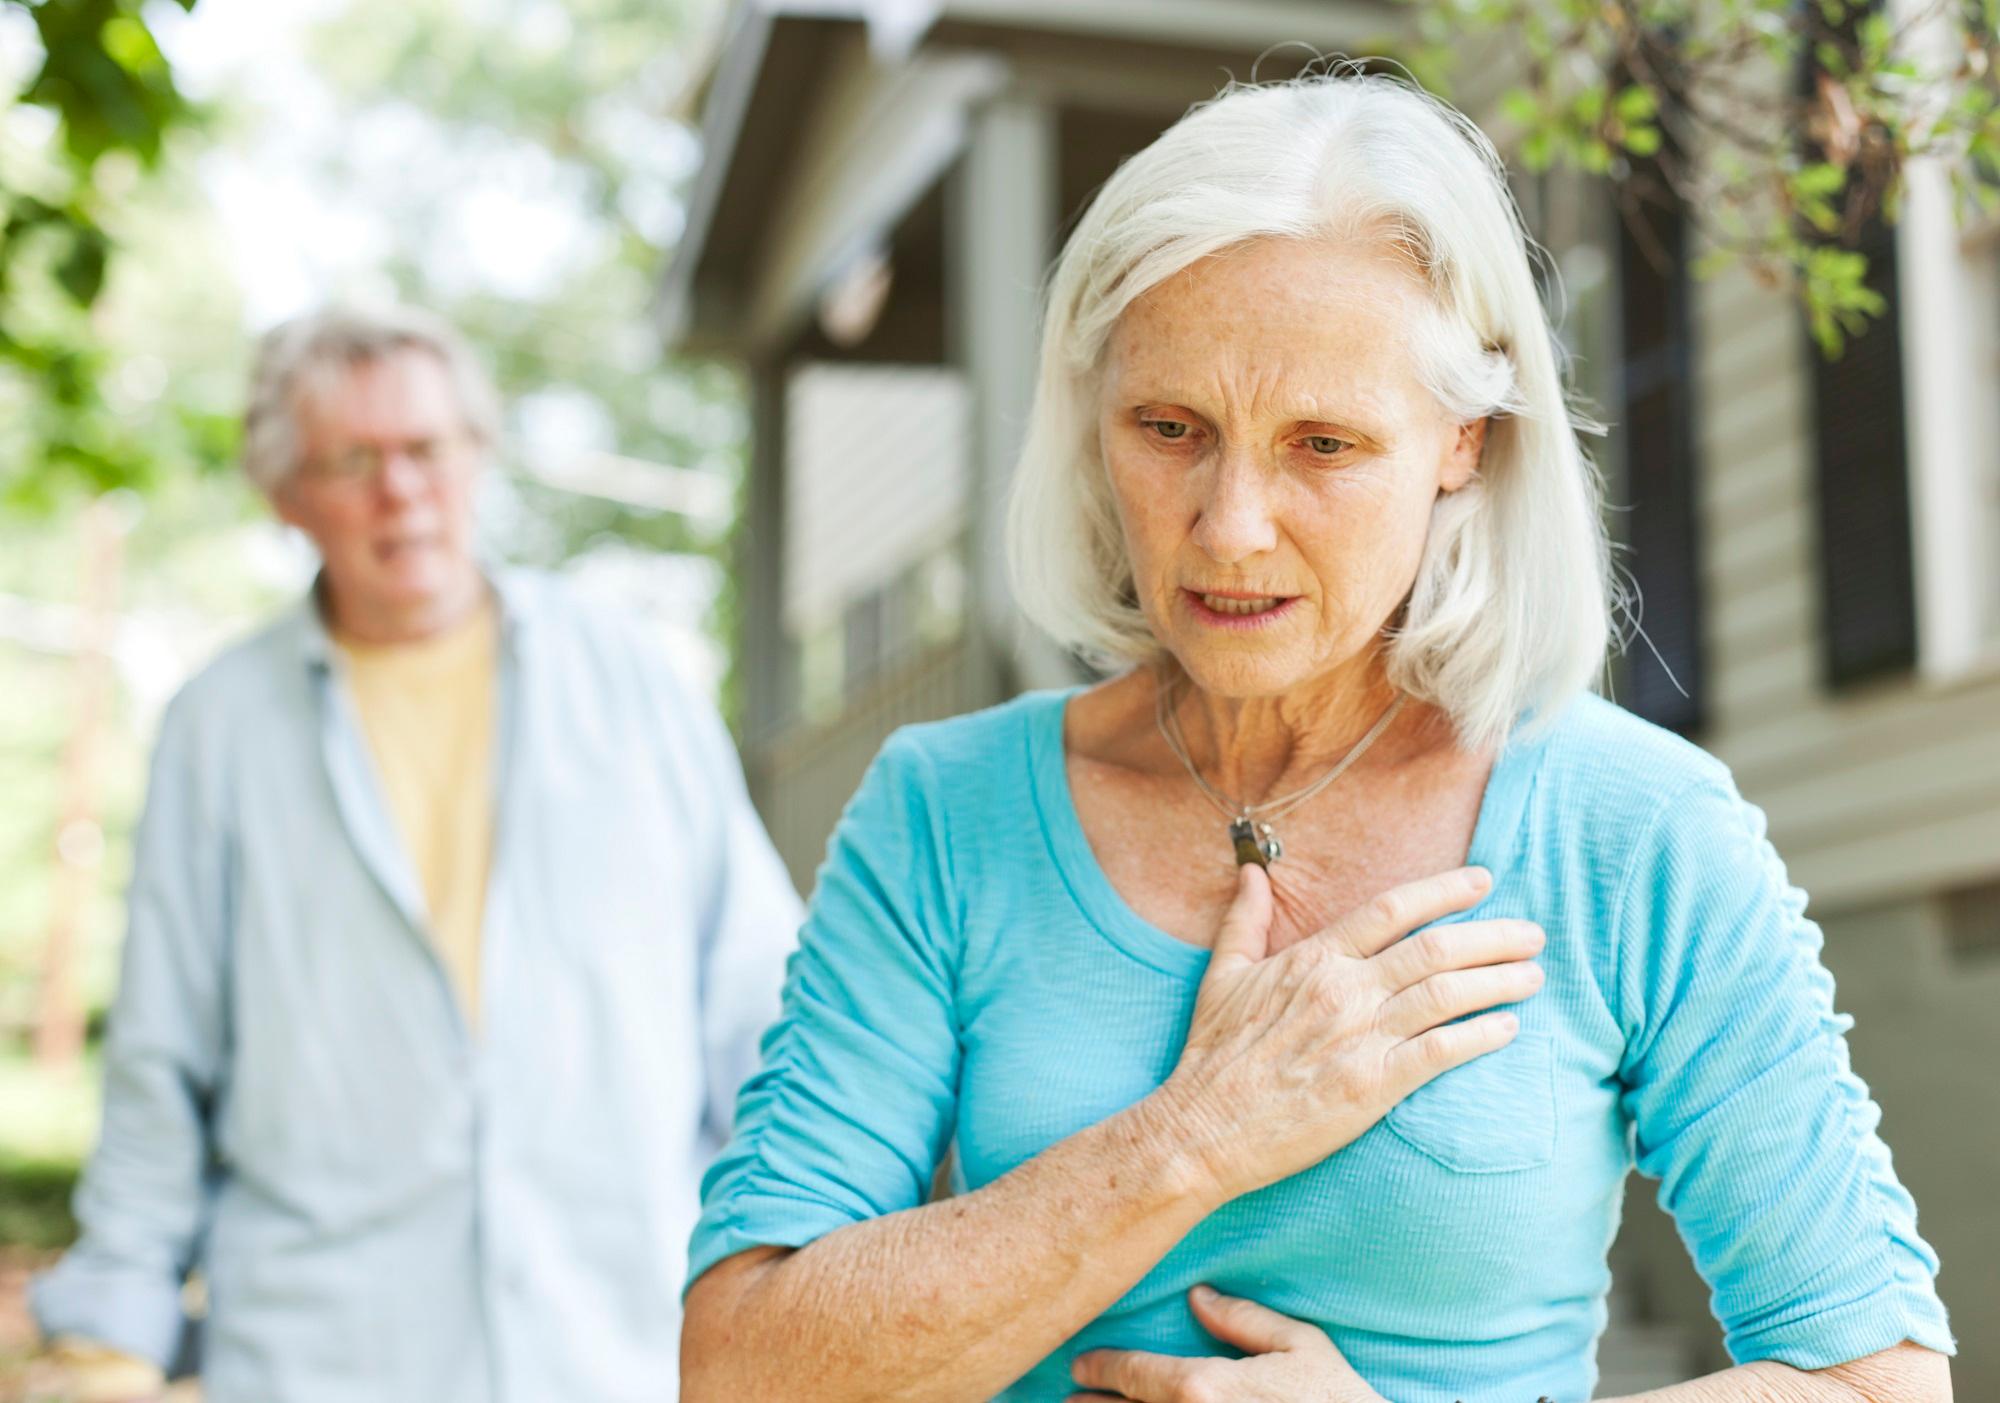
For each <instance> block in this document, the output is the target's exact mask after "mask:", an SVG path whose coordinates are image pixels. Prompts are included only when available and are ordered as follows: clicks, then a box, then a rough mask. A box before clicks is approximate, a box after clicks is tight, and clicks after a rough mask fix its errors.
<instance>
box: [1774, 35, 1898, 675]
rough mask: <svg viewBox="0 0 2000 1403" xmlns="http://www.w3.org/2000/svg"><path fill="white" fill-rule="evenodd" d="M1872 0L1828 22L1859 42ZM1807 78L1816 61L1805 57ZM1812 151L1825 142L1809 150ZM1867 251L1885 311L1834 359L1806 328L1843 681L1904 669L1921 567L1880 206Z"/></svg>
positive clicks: (1828, 584)
mask: <svg viewBox="0 0 2000 1403" xmlns="http://www.w3.org/2000/svg"><path fill="white" fill-rule="evenodd" d="M1865 12H1866V7H1861V6H1857V7H1855V9H1854V10H1852V11H1850V12H1849V14H1848V15H1847V17H1846V19H1845V21H1844V22H1843V23H1842V24H1841V25H1838V26H1835V27H1834V28H1833V29H1832V30H1831V31H1830V37H1832V38H1834V39H1836V40H1837V41H1844V42H1847V43H1850V44H1851V43H1852V37H1853V33H1854V29H1855V26H1856V25H1858V23H1859V22H1860V18H1861V16H1862V15H1863V14H1864V13H1865ZM1799 77H1800V82H1799V90H1800V92H1801V94H1802V95H1803V94H1810V93H1811V92H1812V90H1813V88H1814V86H1815V84H1816V81H1817V71H1816V67H1815V65H1814V64H1813V62H1812V60H1811V59H1810V58H1808V59H1807V61H1806V62H1805V63H1804V64H1802V65H1801V69H1800V75H1799ZM1807 155H1808V158H1809V159H1817V158H1818V153H1817V152H1814V151H1812V150H1810V149H1809V150H1808V151H1807ZM1852 246H1853V247H1854V248H1855V249H1857V250H1858V251H1859V252H1861V253H1862V254H1864V255H1866V257H1867V259H1868V278H1867V282H1868V286H1869V287H1870V288H1872V289H1874V291H1875V292H1877V293H1879V294H1880V295H1881V297H1882V299H1883V303H1884V309H1883V312H1882V315H1881V316H1880V317H1877V318H1873V319H1871V320H1870V322H1869V324H1868V328H1867V330H1866V331H1865V332H1864V333H1863V334H1862V335H1860V336H1849V337H1848V338H1847V340H1846V346H1845V348H1844V350H1843V351H1842V354H1841V356H1840V358H1839V359H1838V360H1834V361H1829V360H1827V359H1826V357H1825V356H1824V355H1823V354H1822V353H1821V352H1820V349H1819V346H1818V344H1817V343H1816V342H1814V341H1812V339H1811V338H1810V336H1808V337H1807V339H1806V350H1805V355H1806V359H1807V362H1808V364H1809V365H1810V366H1811V367H1812V369H1811V381H1812V405H1811V408H1812V426H1813V469H1814V474H1813V489H1814V491H1813V496H1814V510H1815V518H1816V521H1815V524H1816V526H1817V527H1818V532H1819V566H1818V569H1819V597H1820V622H1821V637H1822V639H1823V649H1824V650H1823V653H1822V671H1823V673H1824V675H1825V678H1826V681H1827V683H1828V684H1829V685H1830V686H1834V687H1839V686H1843V685H1846V684H1848V683H1853V682H1860V681H1864V680H1866V679H1869V678H1873V677H1880V676H1883V675H1884V674H1890V673H1896V672H1901V671H1905V670H1907V669H1909V668H1911V667H1914V666H1915V665H1916V661H1917V608H1916V577H1915V567H1914V562H1913V559H1912V550H1911V543H1910V465H1909V453H1908V447H1907V442H1908V440H1907V438H1906V433H1907V415H1906V410H1905V405H1904V402H1903V336H1902V329H1901V326H1900V325H1899V316H1900V303H1901V298H1900V296H1899V294H1898V283H1897V257H1896V231H1895V229H1894V228H1892V227H1891V226H1890V225H1889V224H1888V223H1886V222H1885V221H1884V220H1882V219H1881V218H1880V217H1879V215H1878V216H1875V217H1871V218H1870V219H1869V220H1868V221H1867V222H1866V223H1865V224H1864V225H1862V227H1861V229H1860V232H1859V235H1858V237H1857V238H1856V239H1855V241H1854V243H1853V245H1852Z"/></svg>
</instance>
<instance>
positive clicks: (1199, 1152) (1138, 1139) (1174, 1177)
mask: <svg viewBox="0 0 2000 1403" xmlns="http://www.w3.org/2000/svg"><path fill="white" fill-rule="evenodd" d="M1118 1119H1120V1120H1123V1121H1125V1122H1126V1123H1127V1125H1128V1126H1129V1133H1130V1134H1131V1135H1132V1136H1133V1137H1134V1145H1135V1150H1136V1153H1137V1155H1138V1157H1139V1158H1140V1159H1141V1160H1142V1161H1143V1162H1144V1163H1145V1164H1147V1165H1148V1166H1150V1168H1151V1169H1152V1171H1153V1174H1154V1178H1155V1184H1156V1186H1157V1188H1158V1190H1159V1192H1160V1194H1161V1195H1162V1196H1164V1197H1165V1198H1167V1199H1169V1200H1171V1201H1174V1202H1183V1203H1184V1202H1188V1201H1193V1202H1195V1203H1198V1204H1200V1205H1202V1212H1204V1213H1208V1212H1212V1211H1214V1210H1215V1209H1217V1208H1220V1207H1221V1206H1222V1205H1223V1204H1225V1203H1227V1202H1229V1200H1231V1199H1232V1198H1235V1197H1237V1195H1239V1194H1241V1193H1243V1192H1244V1190H1243V1189H1241V1188H1238V1187H1234V1186H1232V1185H1231V1184H1230V1183H1229V1182H1228V1180H1227V1178H1226V1177H1225V1175H1224V1172H1223V1169H1224V1166H1225V1165H1226V1164H1227V1162H1228V1156H1227V1152H1226V1146H1224V1145H1223V1144H1222V1143H1221V1137H1220V1136H1219V1135H1218V1134H1217V1132H1216V1131H1215V1130H1214V1129H1213V1128H1212V1127H1213V1121H1212V1118H1210V1117H1208V1116H1205V1115H1203V1114H1202V1112H1201V1110H1200V1108H1199V1106H1198V1105H1196V1104H1195V1103H1194V1102H1193V1100H1192V1098H1190V1097H1189V1096H1187V1095H1186V1094H1185V1093H1184V1092H1183V1091H1182V1089H1181V1088H1180V1087H1179V1086H1178V1085H1176V1084H1175V1083H1174V1082H1172V1081H1169V1082H1167V1083H1166V1084H1165V1085H1163V1086H1161V1087H1160V1088H1159V1089H1158V1090H1156V1091H1154V1092H1153V1093H1152V1094H1150V1095H1148V1096H1146V1097H1144V1098H1142V1099H1141V1100H1139V1101H1136V1102H1134V1103H1133V1104H1132V1105H1131V1106H1130V1107H1129V1108H1127V1109H1126V1110H1125V1111H1123V1112H1121V1113H1120V1116H1119V1117H1118Z"/></svg>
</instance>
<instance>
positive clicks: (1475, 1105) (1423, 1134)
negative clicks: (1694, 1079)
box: [957, 911, 1629, 1330]
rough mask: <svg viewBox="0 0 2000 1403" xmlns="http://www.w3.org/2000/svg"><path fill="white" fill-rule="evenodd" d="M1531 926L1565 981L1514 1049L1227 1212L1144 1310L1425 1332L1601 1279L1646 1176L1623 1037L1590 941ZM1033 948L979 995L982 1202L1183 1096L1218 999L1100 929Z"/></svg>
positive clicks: (1550, 918) (964, 1124)
mask: <svg viewBox="0 0 2000 1403" xmlns="http://www.w3.org/2000/svg"><path fill="white" fill-rule="evenodd" d="M1481 914H1482V915H1486V914H1509V915H1514V914H1526V913H1520V912H1490V913H1489V912H1487V911H1482V912H1481ZM1531 918H1532V919H1537V920H1539V921H1541V923H1542V924H1543V925H1544V927H1545V928H1550V937H1551V938H1550V941H1549V946H1548V948H1547V950H1546V951H1545V953H1544V956H1543V957H1542V958H1543V963H1544V966H1545V968H1546V970H1547V973H1548V976H1549V977H1548V981H1547V983H1546V984H1545V986H1544V987H1543V989H1542V990H1541V991H1540V992H1539V993H1537V994H1536V995H1535V996H1534V997H1533V998H1531V999H1530V1000H1528V1001H1526V1002H1525V1003H1523V1004H1520V1005H1517V1006H1515V1007H1516V1011H1517V1012H1519V1014H1520V1016H1521V1019H1522V1030H1521V1033H1520V1034H1519V1036H1518V1037H1517V1038H1516V1039H1515V1040H1514V1041H1513V1042H1512V1043H1510V1044H1509V1045H1508V1046H1506V1047H1504V1048H1502V1049H1500V1050H1499V1051H1496V1052H1493V1053H1489V1054H1487V1055H1485V1056H1484V1057H1481V1058H1478V1059H1475V1060H1474V1061H1473V1062H1470V1063H1467V1064H1466V1065H1464V1066H1462V1067H1458V1068H1454V1069H1452V1070H1451V1071H1448V1072H1446V1073H1444V1074H1443V1075H1441V1076H1439V1077H1437V1078H1436V1079H1434V1080H1433V1081H1431V1082H1429V1083H1427V1084H1426V1085H1424V1086H1422V1087H1420V1088H1418V1089H1417V1090H1416V1091H1415V1092H1413V1093H1412V1094H1411V1095H1410V1096H1408V1097H1406V1098H1405V1099H1404V1100H1403V1101H1401V1102H1400V1103H1398V1104H1397V1105H1395V1106H1393V1107H1391V1108H1390V1110H1389V1111H1388V1113H1387V1114H1386V1115H1385V1116H1384V1117H1383V1118H1382V1119H1381V1120H1380V1121H1378V1122H1377V1123H1376V1124H1375V1125H1374V1126H1373V1127H1371V1128H1370V1129H1369V1130H1367V1131H1366V1132H1364V1133H1363V1134H1362V1135H1361V1136H1360V1137H1359V1138H1357V1139H1355V1140H1353V1141H1351V1142H1350V1143H1349V1144H1347V1145H1346V1146H1344V1147H1342V1148H1340V1149H1338V1150H1336V1151H1335V1152H1334V1153H1332V1154H1331V1155H1329V1156H1328V1157H1327V1158H1326V1159H1325V1160H1323V1161H1321V1162H1320V1163H1319V1164H1316V1165H1314V1166H1313V1167H1311V1168H1310V1169H1307V1170H1305V1171H1304V1172H1302V1173H1299V1174H1296V1175H1293V1176H1291V1177H1290V1178H1287V1179H1285V1180H1281V1181H1279V1182H1278V1183H1275V1184H1272V1185H1270V1186H1268V1187H1266V1188H1264V1189H1262V1190H1260V1191H1258V1192H1256V1193H1253V1194H1250V1195H1248V1196H1246V1197H1244V1198H1241V1199H1238V1200H1236V1201H1234V1202H1232V1203H1230V1204H1228V1205H1225V1206H1224V1207H1223V1208H1222V1209H1221V1210H1219V1211H1218V1212H1216V1213H1215V1214H1213V1215H1211V1216H1210V1217H1209V1218H1208V1219H1207V1220H1205V1221H1204V1222H1203V1223H1202V1224H1201V1225H1200V1226H1199V1227H1198V1228H1197V1229H1196V1230H1195V1231H1194V1232H1193V1233H1191V1234H1190V1235H1189V1237H1188V1238H1187V1239H1185V1240H1184V1241H1183V1243H1182V1244H1181V1246H1180V1247H1178V1248H1176V1249H1175V1252H1174V1253H1172V1254H1170V1255H1169V1257H1168V1258H1167V1259H1166V1260H1164V1261H1163V1262H1162V1263H1161V1264H1160V1266H1159V1267H1158V1268H1157V1269H1156V1270H1155V1271H1154V1272H1153V1273H1152V1274H1150V1275H1149V1276H1148V1277H1147V1278H1146V1280H1145V1281H1142V1282H1141V1283H1140V1284H1139V1286H1137V1287H1135V1288H1134V1291H1133V1293H1132V1294H1131V1295H1130V1296H1128V1298H1127V1301H1128V1303H1134V1304H1136V1303H1142V1302H1143V1301H1144V1300H1146V1299H1149V1298H1150V1295H1152V1294H1157V1293H1159V1292H1163V1291H1171V1290H1175V1289H1182V1288H1184V1287H1185V1286H1187V1285H1192V1284H1194V1283H1195V1282H1196V1281H1210V1282H1213V1283H1215V1284H1216V1285H1218V1286H1220V1287H1222V1288H1223V1289H1225V1290H1227V1289H1229V1287H1230V1283H1234V1284H1235V1285H1236V1286H1237V1287H1238V1288H1240V1289H1242V1290H1244V1291H1246V1292H1248V1293H1249V1294H1253V1295H1259V1296H1260V1298H1268V1297H1269V1296H1270V1295H1271V1293H1272V1292H1273V1291H1274V1290H1276V1291H1278V1292H1279V1293H1280V1294H1281V1295H1282V1296H1283V1297H1284V1298H1285V1299H1288V1300H1290V1302H1291V1304H1292V1305H1293V1306H1294V1307H1295V1308H1296V1309H1297V1310H1298V1313H1300V1314H1304V1315H1308V1316H1313V1317H1318V1318H1340V1319H1344V1320H1348V1321H1350V1322H1352V1323H1355V1324H1360V1323H1361V1322H1362V1321H1371V1322H1373V1323H1374V1325H1375V1326H1376V1327H1379V1328H1382V1329H1384V1330H1404V1329H1409V1330H1416V1329H1418V1327H1419V1326H1420V1325H1422V1324H1423V1323H1424V1322H1430V1323H1431V1324H1433V1325H1434V1323H1435V1320H1436V1318H1437V1314H1436V1313H1437V1311H1438V1310H1439V1309H1443V1308H1449V1307H1459V1308H1463V1309H1466V1310H1470V1311H1472V1312H1473V1313H1474V1314H1475V1315H1477V1314H1479V1313H1481V1312H1488V1313H1490V1312H1494V1311H1504V1310H1505V1309H1506V1308H1507V1303H1508V1302H1509V1301H1510V1300H1513V1299H1514V1298H1515V1297H1516V1296H1517V1295H1518V1293H1519V1292H1520V1291H1521V1290H1523V1289H1524V1287H1523V1283H1524V1279H1525V1278H1524V1268H1523V1265H1522V1264H1523V1263H1524V1262H1539V1263H1548V1262H1552V1261H1553V1262H1558V1263H1564V1264H1568V1265H1566V1266H1562V1267H1560V1268H1558V1270H1560V1271H1572V1272H1573V1271H1581V1272H1583V1273H1584V1274H1585V1278H1587V1277H1588V1274H1589V1273H1591V1272H1597V1273H1601V1272H1602V1270H1603V1249H1604V1245H1605V1243H1606V1242H1608V1241H1609V1236H1610V1232H1611V1229H1612V1225H1613V1224H1614V1223H1615V1213H1616V1204H1617V1195H1618V1192H1619V1185H1620V1184H1621V1183H1622V1180H1623V1176H1624V1173H1625V1171H1626V1168H1627V1166H1628V1164H1629V1156H1628V1152H1627V1144H1626V1132H1625V1124H1624V1118H1623V1114H1622V1111H1621V1109H1620V1106H1619V1100H1618V1083H1617V1077H1616V1070H1617V1064H1618V1046H1617V1038H1616V1030H1615V1025H1614V1024H1612V1023H1611V1022H1610V1020H1608V1018H1606V1017H1605V1016H1604V1015H1603V1013H1602V1009H1601V1003H1600V1002H1599V1000H1598V995H1597V992H1596V988H1595V984H1594V981H1593V980H1592V978H1591V974H1590V970H1589V966H1588V961H1587V960H1585V959H1583V958H1581V955H1582V953H1583V952H1582V951H1580V950H1578V949H1577V948H1576V947H1577V942H1578V940H1580V939H1581V938H1582V933H1581V932H1574V931H1570V930H1568V929H1567V928H1566V927H1565V924H1564V922H1563V920H1562V917H1561V915H1560V914H1559V913H1548V912H1542V913H1538V914H1535V915H1533V916H1532V917H1531ZM1016 950H1017V952H1018V958H1015V959H1004V958H1003V959H996V960H994V961H993V962H991V964H990V966H989V967H988V968H987V969H985V970H984V971H982V972H981V978H980V981H979V984H978V985H977V986H976V987H971V988H968V989H966V990H964V991H963V992H964V993H965V994H966V995H967V996H968V998H969V1006H970V1007H972V1008H973V1009H974V1010H975V1011H974V1012H973V1013H972V1015H971V1016H970V1017H968V1018H967V1020H966V1023H965V1035H964V1036H965V1041H964V1061H963V1064H962V1068H961V1082H960V1099H959V1122H958V1132H957V1136H958V1155H959V1161H960V1166H961V1169H960V1173H961V1174H962V1176H963V1179H964V1181H965V1183H966V1184H968V1185H970V1186H974V1187H976V1186H978V1185H980V1184H984V1183H986V1182H989V1181H990V1180H992V1179H994V1178H996V1177H997V1176H999V1175H1001V1174H1004V1173H1006V1172H1007V1171H1008V1170H1010V1169H1012V1168H1013V1167H1015V1166H1016V1165H1018V1164H1020V1163H1022V1162H1023V1161H1025V1160H1027V1159H1029V1158H1031V1157H1032V1156H1034V1155H1036V1154H1039V1153H1040V1152H1042V1151H1043V1150H1045V1149H1047V1148H1048V1147H1049V1146H1051V1145H1053V1144H1055V1143H1056V1142H1058V1141H1060V1140H1062V1139H1064V1138H1067V1137H1068V1136H1069V1135H1072V1134H1074V1133H1076V1132H1077V1131H1079V1130H1081V1129H1083V1128H1085V1127H1087V1126H1089V1125H1092V1124H1095V1123H1097V1122H1099V1121H1102V1120H1104V1119H1105V1118H1107V1117H1109V1116H1111V1115H1114V1114H1116V1113H1117V1112H1118V1111H1120V1110H1122V1109H1124V1108H1125V1107H1127V1106H1129V1105H1131V1104H1133V1103H1134V1102H1136V1101H1138V1100H1140V1099H1141V1098H1143V1097H1144V1096H1146V1095H1147V1094H1148V1093H1150V1092H1151V1091H1153V1090H1154V1089H1155V1088H1157V1087H1158V1086H1159V1085H1160V1084H1161V1083H1162V1082H1164V1081H1165V1080H1166V1079H1167V1077H1168V1076H1169V1075H1170V1074H1171V1073H1172V1071H1173V1068H1174V1065H1175V1063H1176V1061H1177V1060H1178V1057H1179V1054H1180V1049H1181V1046H1182V1043H1183V1041H1184V1040H1185V1037H1186V1031H1187V1026H1188V1021H1189V1019H1190V1017H1191V1015H1192V1012H1193V1009H1194V1003H1195V997H1196V992H1197V989H1198V971H1195V972H1193V973H1191V974H1190V975H1188V976H1187V977H1175V976H1172V975H1169V974H1167V973H1165V972H1163V971H1161V970H1159V969H1154V968H1149V967H1147V966H1145V965H1144V964H1143V963H1141V962H1139V961H1136V960H1134V959H1132V958H1131V957H1130V956H1129V955H1128V954H1127V953H1125V952H1124V951H1123V950H1120V949H1118V948H1115V947H1114V946H1113V945H1112V944H1111V943H1110V942H1109V941H1107V940H1106V939H1105V938H1104V937H1103V936H1102V935H1101V934H1099V933H1098V932H1097V931H1095V930H1093V929H1091V928H1089V927H1088V926H1086V925H1084V924H1083V923H1082V922H1081V921H1078V922H1077V923H1076V924H1075V925H1074V926H1072V927H1070V928H1069V929H1067V930H1063V929H1060V928H1050V927H1049V926H1047V925H1044V927H1043V928H1042V929H1041V930H1039V931H1037V933H1036V934H1035V935H1034V936H1033V937H1028V938H1022V939H1020V940H1018V941H1017V942H1016ZM1537 1270H1539V1268H1534V1269H1527V1270H1526V1276H1527V1277H1532V1276H1533V1275H1534V1274H1535V1272H1536V1271H1537ZM1563 1289H1567V1290H1572V1291H1576V1292H1580V1293H1582V1294H1586V1295H1587V1294H1589V1291H1590V1289H1591V1288H1590V1284H1589V1280H1588V1279H1571V1280H1567V1281H1566V1282H1565V1284H1564V1286H1563ZM1530 1294H1533V1291H1532V1289H1531V1290H1530Z"/></svg>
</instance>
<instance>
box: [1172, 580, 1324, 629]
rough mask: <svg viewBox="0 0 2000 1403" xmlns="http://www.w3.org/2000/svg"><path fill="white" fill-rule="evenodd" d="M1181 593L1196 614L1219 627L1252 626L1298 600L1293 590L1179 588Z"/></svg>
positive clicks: (1281, 611) (1279, 612) (1275, 614)
mask: <svg viewBox="0 0 2000 1403" xmlns="http://www.w3.org/2000/svg"><path fill="white" fill-rule="evenodd" d="M1181 594H1182V595H1183V596H1184V597H1185V598H1186V599H1187V601H1188V604H1189V606H1190V608H1191V609H1192V611H1193V612H1194V615H1195V617H1196V618H1199V619H1201V620H1202V621H1203V622H1204V623H1212V624H1216V625H1219V626H1223V627H1233V628H1243V627H1246V626H1247V627H1256V626H1257V625H1260V624H1264V623H1268V622H1270V621H1272V620H1274V619H1276V618H1278V617H1279V616H1280V615H1282V614H1286V613H1289V612H1290V611H1291V607H1292V605H1294V604H1296V603H1297V602H1298V598H1299V597H1298V596H1297V595H1295V594H1237V593H1225V594H1212V593H1209V592H1207V591H1205V590H1193V589H1183V590H1182V591H1181Z"/></svg>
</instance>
